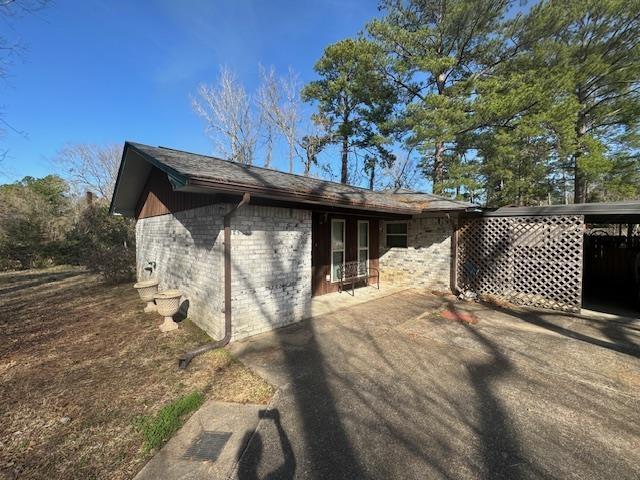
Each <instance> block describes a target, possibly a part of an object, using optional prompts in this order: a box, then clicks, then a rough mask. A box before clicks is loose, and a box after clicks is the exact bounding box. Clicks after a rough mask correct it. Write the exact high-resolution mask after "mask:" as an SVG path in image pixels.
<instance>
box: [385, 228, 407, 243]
mask: <svg viewBox="0 0 640 480" xmlns="http://www.w3.org/2000/svg"><path fill="white" fill-rule="evenodd" d="M386 229H387V235H386V237H387V247H389V248H391V247H398V248H407V224H406V223H387V224H386Z"/></svg>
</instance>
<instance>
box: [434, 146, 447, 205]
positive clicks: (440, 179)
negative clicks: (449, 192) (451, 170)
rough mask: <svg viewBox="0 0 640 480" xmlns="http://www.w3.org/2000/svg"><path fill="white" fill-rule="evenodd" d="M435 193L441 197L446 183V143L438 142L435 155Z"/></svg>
mask: <svg viewBox="0 0 640 480" xmlns="http://www.w3.org/2000/svg"><path fill="white" fill-rule="evenodd" d="M431 180H432V182H433V187H432V189H433V193H435V194H436V195H440V194H441V193H442V189H443V183H444V142H437V143H436V146H435V150H434V154H433V174H432V176H431Z"/></svg>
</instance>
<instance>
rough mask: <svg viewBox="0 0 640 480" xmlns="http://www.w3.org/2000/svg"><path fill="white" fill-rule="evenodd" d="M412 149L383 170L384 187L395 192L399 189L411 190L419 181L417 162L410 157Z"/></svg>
mask: <svg viewBox="0 0 640 480" xmlns="http://www.w3.org/2000/svg"><path fill="white" fill-rule="evenodd" d="M413 150H414V147H411V148H410V149H409V150H408V151H407V152H405V154H404V156H402V157H400V156H398V158H396V160H395V161H394V162H393V163H391V164H390V165H389V166H387V167H385V168H384V170H383V172H382V173H383V177H384V187H385V188H390V189H393V190H397V189H399V188H408V189H412V188H414V187H415V185H416V183H417V182H418V180H419V169H418V164H417V160H416V159H415V158H414V157H413V156H412V154H413Z"/></svg>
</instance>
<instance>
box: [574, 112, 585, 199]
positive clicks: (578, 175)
mask: <svg viewBox="0 0 640 480" xmlns="http://www.w3.org/2000/svg"><path fill="white" fill-rule="evenodd" d="M586 133H587V124H586V122H585V119H584V117H582V116H581V117H580V118H579V119H578V124H577V128H576V141H577V142H578V148H576V151H575V152H574V154H573V203H587V179H586V178H585V176H584V172H583V171H582V169H581V168H580V157H581V156H582V153H583V152H582V146H581V145H580V144H581V142H582V138H583V137H584V135H585V134H586Z"/></svg>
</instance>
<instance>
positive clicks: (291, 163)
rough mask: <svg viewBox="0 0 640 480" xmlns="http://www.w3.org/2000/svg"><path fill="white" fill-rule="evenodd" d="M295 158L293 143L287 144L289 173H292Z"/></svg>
mask: <svg viewBox="0 0 640 480" xmlns="http://www.w3.org/2000/svg"><path fill="white" fill-rule="evenodd" d="M295 156H296V147H295V145H294V144H293V142H289V173H293V161H294V160H295Z"/></svg>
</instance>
